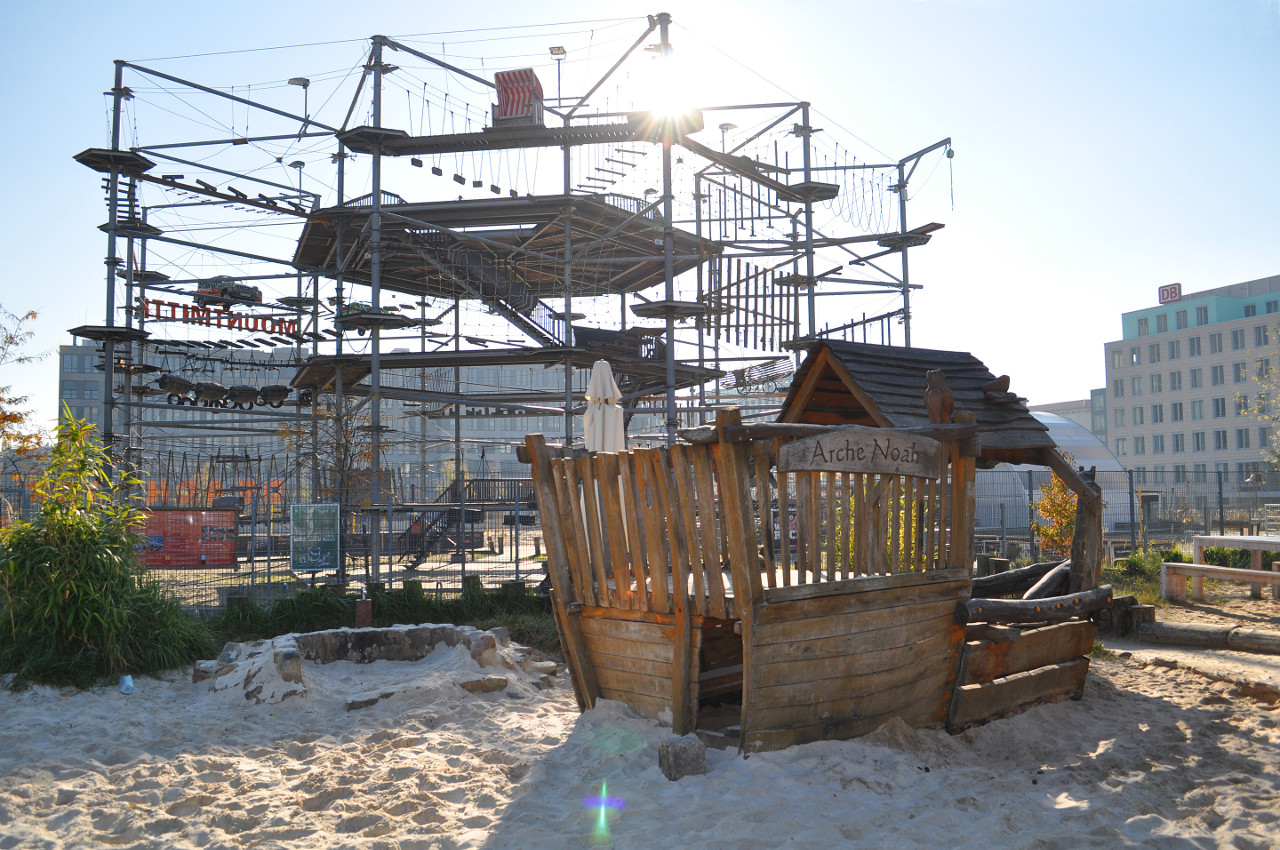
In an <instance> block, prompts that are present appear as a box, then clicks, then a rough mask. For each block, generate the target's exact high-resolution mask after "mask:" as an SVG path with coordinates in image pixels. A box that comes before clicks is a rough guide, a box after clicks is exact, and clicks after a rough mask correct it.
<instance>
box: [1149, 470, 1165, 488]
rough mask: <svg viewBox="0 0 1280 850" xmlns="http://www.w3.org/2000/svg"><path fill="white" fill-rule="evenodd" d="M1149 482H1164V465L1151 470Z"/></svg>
mask: <svg viewBox="0 0 1280 850" xmlns="http://www.w3.org/2000/svg"><path fill="white" fill-rule="evenodd" d="M1151 483H1152V484H1163V483H1164V467H1163V466H1157V467H1154V468H1153V469H1152V470H1151Z"/></svg>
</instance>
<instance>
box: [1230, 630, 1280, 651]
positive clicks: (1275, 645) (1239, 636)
mask: <svg viewBox="0 0 1280 850" xmlns="http://www.w3.org/2000/svg"><path fill="white" fill-rule="evenodd" d="M1227 646H1228V647H1230V648H1231V649H1239V650H1244V651H1245V652H1266V653H1270V654H1273V655H1274V654H1280V633H1277V632H1274V631H1268V630H1266V629H1246V628H1241V627H1237V628H1234V629H1232V630H1231V633H1230V634H1228V635H1227Z"/></svg>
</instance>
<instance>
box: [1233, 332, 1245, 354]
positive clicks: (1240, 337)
mask: <svg viewBox="0 0 1280 850" xmlns="http://www.w3.org/2000/svg"><path fill="white" fill-rule="evenodd" d="M1242 348H1244V328H1236V329H1235V330H1234V331H1232V332H1231V350H1232V351H1239V350H1240V349H1242Z"/></svg>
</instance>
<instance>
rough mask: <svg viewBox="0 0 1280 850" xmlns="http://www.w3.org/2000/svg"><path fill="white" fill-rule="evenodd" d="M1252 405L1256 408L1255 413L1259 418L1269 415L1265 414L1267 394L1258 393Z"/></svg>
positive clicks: (1268, 414)
mask: <svg viewBox="0 0 1280 850" xmlns="http://www.w3.org/2000/svg"><path fill="white" fill-rule="evenodd" d="M1254 403H1255V404H1256V405H1257V407H1258V409H1257V413H1258V415H1259V416H1270V415H1271V414H1270V413H1268V412H1267V394H1266V393H1258V398H1257V399H1256V400H1255V402H1254Z"/></svg>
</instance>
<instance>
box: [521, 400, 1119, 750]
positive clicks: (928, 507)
mask: <svg viewBox="0 0 1280 850" xmlns="http://www.w3.org/2000/svg"><path fill="white" fill-rule="evenodd" d="M806 434H809V435H811V436H804V435H806ZM703 437H704V441H703V442H700V443H695V444H693V445H676V446H673V447H671V448H659V449H642V450H632V451H626V452H621V453H616V454H614V453H598V454H588V453H585V452H567V453H566V452H565V451H564V450H562V449H559V448H555V447H548V446H547V445H546V443H545V441H544V440H543V438H542V437H541V435H531V436H530V437H529V438H528V439H527V443H526V451H527V459H528V460H529V461H530V462H531V463H532V466H533V477H534V484H535V490H536V494H537V499H538V505H539V510H540V512H541V515H542V517H543V527H544V530H545V532H546V543H547V552H548V572H549V574H550V577H551V583H552V598H553V607H554V611H555V615H556V619H557V625H558V627H559V629H560V634H561V638H562V642H563V646H564V650H565V657H566V661H567V664H568V667H569V670H570V673H571V675H572V678H573V684H574V692H575V695H576V696H577V700H578V705H579V707H580V708H581V709H582V710H584V711H585V710H587V709H588V708H590V707H591V706H593V705H594V704H595V702H596V700H598V699H613V700H619V701H622V702H625V703H626V704H627V705H628V706H630V707H631V708H632V709H633V710H635V711H636V712H638V713H640V714H642V715H645V716H648V717H652V718H655V719H658V720H660V721H661V722H664V723H669V724H670V725H671V726H672V728H673V730H674V731H675V732H676V733H677V734H682V735H683V734H688V733H690V732H697V734H698V735H699V736H700V737H701V738H703V740H705V741H707V742H708V743H712V744H715V745H720V746H737V747H738V748H739V749H740V750H741V751H742V752H743V753H744V754H750V753H752V752H759V751H764V750H773V749H779V748H782V747H787V746H791V745H794V744H801V743H806V742H810V741H817V740H823V739H833V738H834V739H838V738H849V737H853V736H857V735H862V734H866V733H868V732H870V731H872V730H874V729H875V728H877V727H878V726H880V725H882V724H883V723H885V722H886V721H888V720H890V719H892V718H900V719H902V720H903V721H905V722H907V723H909V724H911V725H913V726H939V727H943V726H945V727H947V728H955V729H958V728H963V727H964V726H967V725H972V724H974V723H978V722H982V721H984V720H985V719H988V718H991V717H997V716H1001V715H1002V714H1005V713H1009V712H1011V711H1015V710H1018V709H1019V708H1021V707H1024V706H1026V705H1029V704H1033V703H1035V702H1038V701H1042V700H1043V699H1046V698H1054V697H1057V696H1061V695H1064V694H1067V695H1078V694H1079V693H1080V691H1081V689H1082V688H1083V681H1084V672H1085V671H1087V667H1088V661H1087V658H1085V657H1084V656H1086V655H1087V652H1088V648H1089V647H1091V645H1092V636H1093V633H1092V631H1091V629H1092V624H1091V623H1089V622H1087V621H1084V620H1077V621H1076V622H1075V623H1072V624H1068V625H1066V626H1057V627H1055V628H1056V629H1057V630H1058V631H1057V632H1052V631H1051V632H1049V637H1048V638H1045V637H1035V638H1032V639H1030V640H1029V641H1026V640H1023V639H1022V638H1021V633H1020V631H1019V630H1018V629H1016V628H1009V627H999V626H996V627H994V628H993V627H992V626H990V625H988V624H979V623H978V622H977V621H978V620H979V618H980V615H977V614H975V613H974V611H975V610H978V609H976V608H975V607H974V604H975V602H983V601H986V600H973V599H971V596H972V593H973V582H972V580H971V578H970V569H969V565H970V564H971V563H972V561H973V552H972V548H973V547H972V536H971V527H972V523H971V517H972V509H973V474H974V463H975V454H976V446H977V441H976V440H975V439H974V437H975V431H974V428H973V426H972V425H968V426H966V425H942V426H934V427H924V428H918V429H915V430H911V431H907V430H903V429H882V428H867V427H854V428H826V427H823V426H809V425H800V426H787V425H752V426H744V425H742V424H741V422H740V420H739V419H738V416H737V413H736V411H732V410H730V411H724V412H722V413H721V414H720V417H719V419H718V421H717V427H716V429H715V430H714V432H711V433H709V434H704V435H703ZM824 441H825V442H824ZM791 526H794V528H795V534H794V539H793V538H792V535H791V533H790V527H791ZM1081 596H1082V595H1081V594H1079V593H1077V594H1076V597H1081ZM1086 596H1087V597H1088V598H1086V599H1075V600H1074V602H1073V601H1072V600H1071V599H1066V598H1065V597H1063V598H1061V599H1059V598H1054V599H1044V600H1037V603H1039V606H1038V607H1040V608H1043V614H1044V616H1043V618H1042V621H1043V622H1053V621H1056V620H1062V619H1065V618H1074V617H1080V616H1083V615H1084V614H1087V613H1088V609H1089V606H1091V605H1092V606H1095V607H1096V606H1097V605H1098V604H1101V603H1100V602H1099V600H1100V599H1102V598H1103V597H1105V599H1107V600H1109V590H1107V591H1105V592H1104V593H1102V594H1098V593H1094V594H1092V595H1086ZM982 607H983V606H981V605H979V606H978V608H982ZM986 607H990V606H986ZM1015 607H1016V606H1015ZM1033 607H1036V606H1033ZM1023 608H1025V606H1023ZM983 610H985V609H983ZM1018 610H1019V611H1020V612H1021V611H1022V610H1023V609H1021V608H1020V609H1018ZM1040 613H1041V612H1039V611H1035V612H1033V614H1032V616H1033V617H1034V616H1039V615H1040ZM1021 616H1023V615H1022V613H1019V614H1018V615H1017V617H1021ZM1017 617H1015V618H1014V619H1015V620H1017ZM990 622H997V621H996V620H988V621H987V623H990ZM1020 622H1031V620H1020ZM1064 629H1065V630H1066V631H1067V632H1070V639H1066V638H1065V637H1064V631H1063V630H1064ZM1030 634H1031V633H1028V635H1030ZM1086 638H1087V641H1086ZM1020 641H1021V642H1022V648H1019V649H1017V650H1014V649H1013V647H1016V646H1018V643H1019V642H1020ZM993 647H994V648H993ZM1082 647H1083V650H1082ZM1062 665H1066V666H1065V667H1063V668H1062V669H1059V668H1060V667H1062ZM1047 668H1052V670H1051V671H1049V672H1045V669H1047ZM1010 677H1014V678H1017V677H1021V679H1020V680H1019V682H1020V683H1019V684H1015V685H1013V686H1009V685H1008V684H1007V681H1006V680H1008V679H1010ZM1026 680H1030V681H1026Z"/></svg>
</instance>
